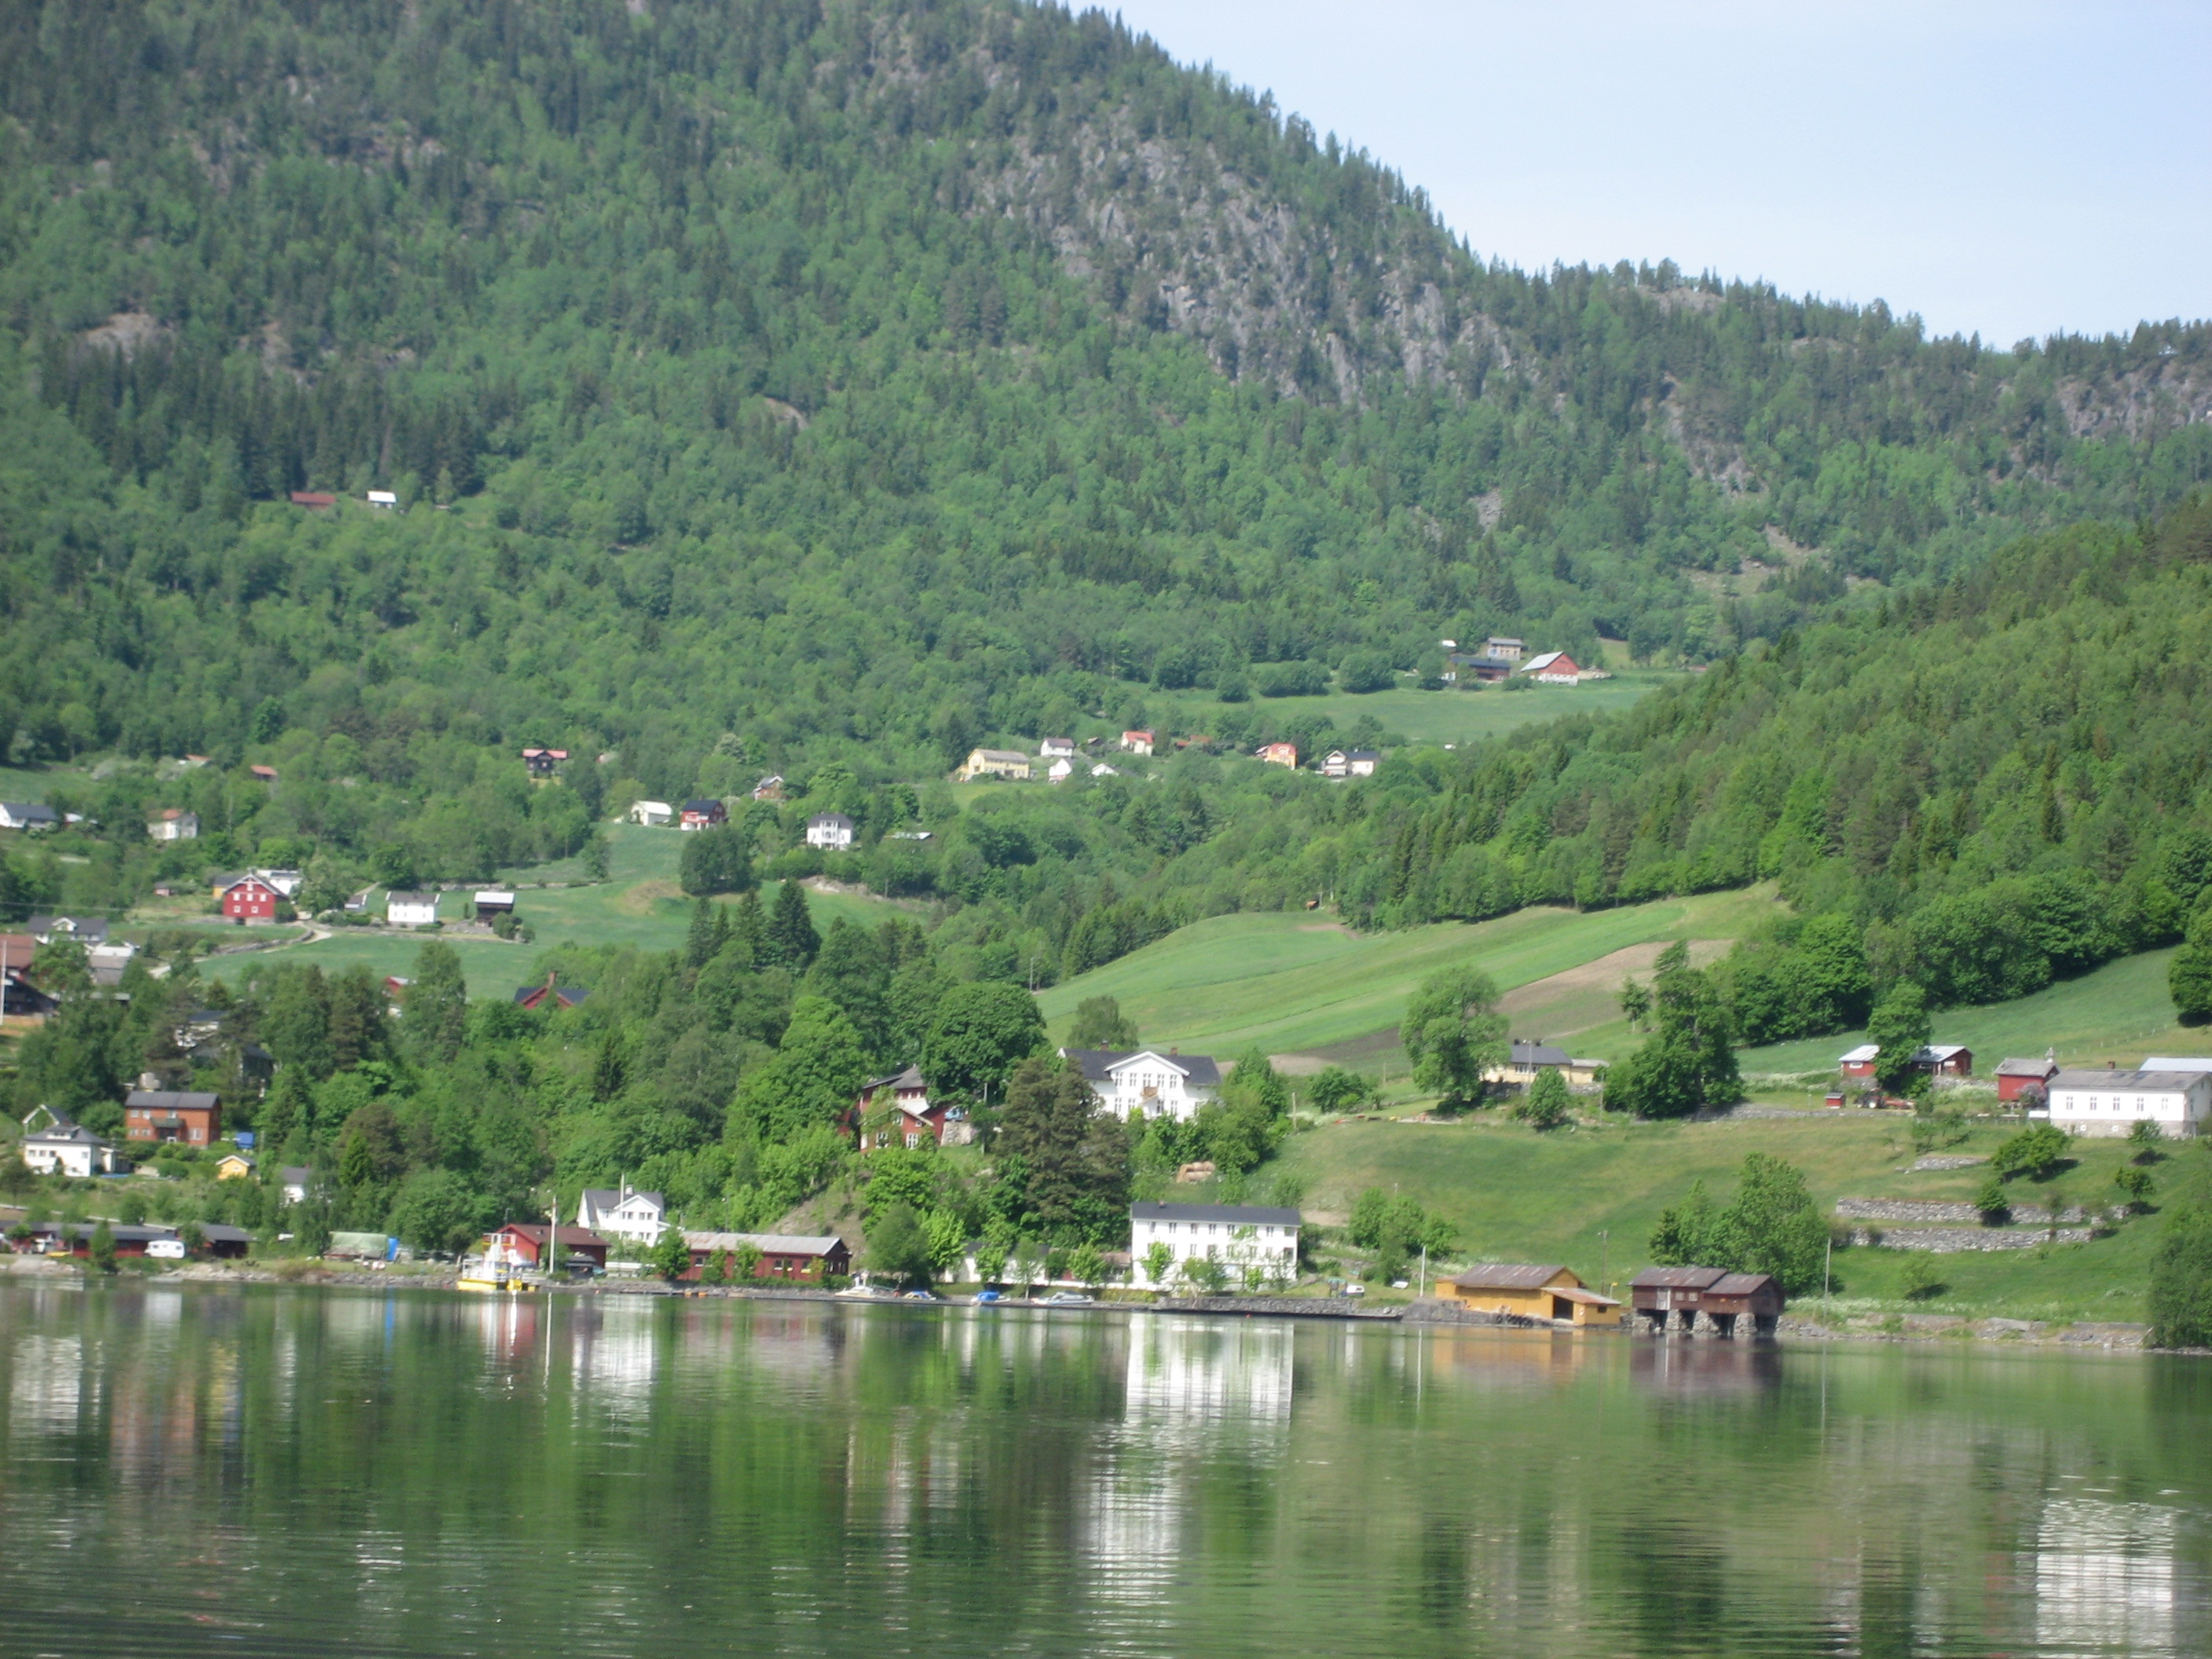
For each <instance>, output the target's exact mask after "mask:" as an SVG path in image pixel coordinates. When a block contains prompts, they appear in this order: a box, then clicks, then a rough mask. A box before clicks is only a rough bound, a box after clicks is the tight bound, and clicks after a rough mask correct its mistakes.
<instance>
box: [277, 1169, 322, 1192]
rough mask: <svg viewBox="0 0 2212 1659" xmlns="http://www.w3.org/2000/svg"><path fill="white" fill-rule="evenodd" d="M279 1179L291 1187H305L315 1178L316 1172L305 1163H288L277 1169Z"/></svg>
mask: <svg viewBox="0 0 2212 1659" xmlns="http://www.w3.org/2000/svg"><path fill="white" fill-rule="evenodd" d="M276 1177H277V1179H278V1180H280V1181H282V1182H284V1183H285V1184H286V1185H287V1186H290V1187H304V1186H306V1185H307V1183H308V1182H311V1181H313V1179H314V1178H315V1172H314V1171H313V1170H311V1169H309V1168H308V1167H307V1165H306V1164H285V1165H284V1166H283V1168H282V1169H280V1170H277V1171H276Z"/></svg>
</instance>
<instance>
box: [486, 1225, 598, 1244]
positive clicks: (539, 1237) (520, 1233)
mask: <svg viewBox="0 0 2212 1659" xmlns="http://www.w3.org/2000/svg"><path fill="white" fill-rule="evenodd" d="M499 1231H501V1232H502V1233H513V1234H514V1235H515V1236H516V1237H520V1238H526V1239H528V1240H529V1241H530V1242H531V1243H533V1244H543V1243H544V1242H545V1224H544V1222H542V1221H510V1222H508V1223H507V1225H505V1226H504V1227H501V1229H500V1230H499ZM555 1242H556V1243H560V1244H568V1245H584V1246H590V1245H594V1244H596V1245H598V1246H599V1248H600V1249H605V1248H606V1243H607V1241H606V1240H605V1239H604V1238H601V1237H599V1235H598V1234H597V1233H595V1232H593V1231H592V1230H591V1229H590V1228H589V1227H572V1226H570V1225H568V1223H567V1222H565V1221H564V1222H562V1224H561V1231H560V1234H559V1236H558V1237H557V1238H556V1240H555Z"/></svg>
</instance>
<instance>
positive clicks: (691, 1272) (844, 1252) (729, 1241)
mask: <svg viewBox="0 0 2212 1659" xmlns="http://www.w3.org/2000/svg"><path fill="white" fill-rule="evenodd" d="M684 1243H686V1244H688V1245H690V1247H691V1265H690V1267H687V1268H685V1269H684V1273H683V1274H682V1277H683V1278H684V1279H689V1280H691V1281H693V1282H694V1283H696V1282H697V1281H698V1280H700V1279H704V1278H705V1277H706V1276H707V1267H708V1263H710V1262H711V1261H714V1258H715V1257H716V1256H717V1255H723V1254H725V1253H726V1254H728V1255H732V1256H735V1255H736V1254H737V1253H738V1249H739V1248H740V1247H742V1246H744V1245H748V1244H749V1245H750V1246H751V1247H752V1248H753V1249H756V1250H758V1251H759V1252H760V1260H759V1261H757V1262H755V1263H754V1264H753V1277H754V1278H755V1279H771V1280H776V1281H780V1282H783V1283H798V1284H819V1283H821V1282H822V1280H823V1278H825V1277H826V1276H828V1275H829V1274H832V1273H835V1274H836V1275H838V1276H840V1277H842V1276H844V1275H845V1274H848V1273H851V1272H852V1271H853V1253H852V1251H851V1250H849V1249H847V1248H846V1245H845V1241H844V1240H843V1239H842V1238H840V1237H837V1236H836V1234H835V1233H824V1234H823V1235H821V1236H820V1237H800V1236H798V1235H794V1234H789V1233H686V1234H684Z"/></svg>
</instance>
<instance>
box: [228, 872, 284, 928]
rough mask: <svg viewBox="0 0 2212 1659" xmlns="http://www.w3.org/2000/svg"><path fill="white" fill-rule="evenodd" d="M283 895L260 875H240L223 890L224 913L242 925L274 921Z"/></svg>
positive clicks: (229, 918)
mask: <svg viewBox="0 0 2212 1659" xmlns="http://www.w3.org/2000/svg"><path fill="white" fill-rule="evenodd" d="M282 901H283V895H282V894H281V893H279V892H278V891H277V890H276V889H275V888H274V887H271V886H270V884H268V883H267V882H265V881H264V880H262V879H261V878H260V877H258V876H240V878H238V879H237V880H236V881H234V882H232V883H230V884H228V886H226V887H225V888H224V889H223V890H222V915H223V920H224V921H234V922H236V923H238V924H239V926H240V927H244V926H246V924H247V923H248V922H257V921H276V906H277V905H278V904H279V903H280V902H282Z"/></svg>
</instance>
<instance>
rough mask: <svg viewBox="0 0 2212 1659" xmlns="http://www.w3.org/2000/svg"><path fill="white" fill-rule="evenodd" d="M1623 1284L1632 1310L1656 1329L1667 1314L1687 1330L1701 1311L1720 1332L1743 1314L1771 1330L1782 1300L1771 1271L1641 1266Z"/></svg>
mask: <svg viewBox="0 0 2212 1659" xmlns="http://www.w3.org/2000/svg"><path fill="white" fill-rule="evenodd" d="M1628 1289H1629V1297H1630V1298H1631V1301H1632V1305H1633V1306H1634V1308H1635V1310H1636V1313H1637V1316H1638V1318H1640V1319H1642V1320H1644V1322H1645V1323H1646V1324H1648V1325H1649V1326H1650V1328H1651V1329H1653V1330H1655V1331H1663V1330H1665V1329H1666V1328H1667V1321H1668V1316H1669V1315H1670V1314H1671V1315H1673V1316H1675V1317H1676V1319H1677V1320H1678V1321H1679V1322H1680V1328H1681V1329H1682V1330H1683V1331H1684V1332H1685V1333H1687V1332H1689V1331H1691V1330H1692V1329H1694V1328H1696V1326H1697V1322H1698V1316H1699V1314H1703V1315H1705V1317H1706V1318H1707V1319H1708V1320H1710V1321H1711V1322H1712V1325H1713V1328H1714V1329H1715V1330H1717V1332H1719V1334H1721V1335H1723V1336H1733V1335H1735V1324H1736V1321H1737V1320H1739V1319H1741V1318H1744V1317H1746V1316H1748V1317H1749V1318H1750V1320H1751V1322H1752V1328H1753V1330H1754V1331H1755V1332H1757V1334H1759V1335H1760V1336H1771V1335H1772V1334H1774V1322H1775V1321H1776V1320H1778V1319H1779V1318H1781V1316H1782V1310H1783V1306H1784V1297H1783V1295H1782V1287H1781V1285H1778V1284H1776V1283H1775V1282H1774V1277H1773V1275H1772V1274H1771V1273H1730V1272H1729V1271H1728V1269H1726V1268H1725V1267H1646V1268H1645V1269H1644V1271H1643V1272H1642V1273H1638V1274H1637V1275H1636V1277H1635V1278H1634V1279H1631V1280H1630V1281H1629V1287H1628Z"/></svg>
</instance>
